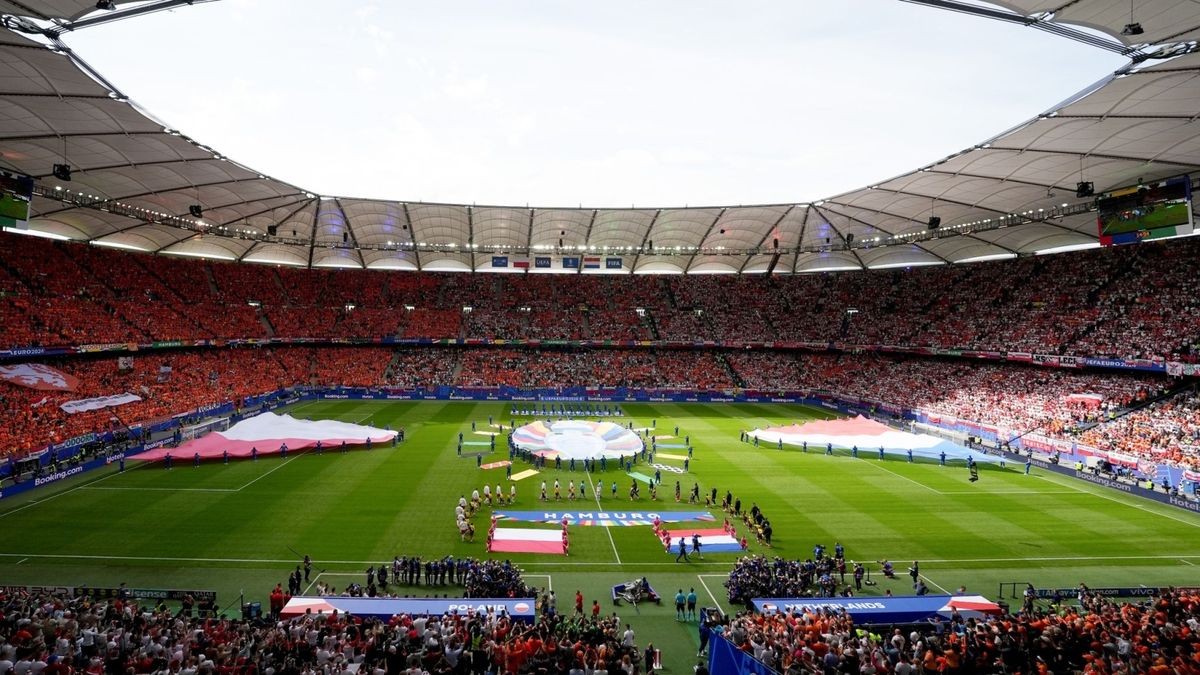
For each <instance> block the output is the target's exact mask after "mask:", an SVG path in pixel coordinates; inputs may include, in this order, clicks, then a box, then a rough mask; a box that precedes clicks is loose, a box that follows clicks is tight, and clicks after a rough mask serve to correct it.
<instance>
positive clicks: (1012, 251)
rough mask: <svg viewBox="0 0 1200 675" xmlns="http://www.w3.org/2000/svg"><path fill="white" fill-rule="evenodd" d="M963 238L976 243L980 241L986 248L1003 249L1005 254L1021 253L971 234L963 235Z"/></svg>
mask: <svg viewBox="0 0 1200 675" xmlns="http://www.w3.org/2000/svg"><path fill="white" fill-rule="evenodd" d="M963 236H964V237H968V238H970V239H974V240H976V241H982V242H983V243H985V244H987V245H988V246H995V247H996V248H999V249H1003V250H1004V251H1005V252H1007V253H1011V254H1013V255H1021V252H1020V251H1018V250H1017V249H1015V248H1009V247H1007V246H1005V245H1003V244H997V243H996V242H994V241H988V240H987V239H984V238H983V237H980V236H978V235H975V234H971V233H970V232H966V233H963Z"/></svg>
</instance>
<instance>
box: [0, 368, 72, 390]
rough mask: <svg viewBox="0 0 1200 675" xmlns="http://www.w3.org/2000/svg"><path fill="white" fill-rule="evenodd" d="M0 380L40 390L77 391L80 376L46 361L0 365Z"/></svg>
mask: <svg viewBox="0 0 1200 675" xmlns="http://www.w3.org/2000/svg"><path fill="white" fill-rule="evenodd" d="M0 380H4V381H5V382H8V383H9V384H15V385H17V386H18V387H27V388H29V389H38V390H40V391H75V387H78V386H79V378H77V377H74V376H73V375H68V374H66V373H64V372H62V371H61V370H58V369H56V368H51V367H50V366H47V365H46V364H44V363H18V364H15V365H11V366H0Z"/></svg>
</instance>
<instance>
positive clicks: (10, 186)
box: [0, 171, 33, 227]
mask: <svg viewBox="0 0 1200 675" xmlns="http://www.w3.org/2000/svg"><path fill="white" fill-rule="evenodd" d="M32 200H33V179H32V178H30V177H29V176H22V175H20V174H14V173H9V172H7V171H0V225H3V226H4V227H16V226H23V225H25V223H26V222H28V221H29V203H30V202H31V201H32Z"/></svg>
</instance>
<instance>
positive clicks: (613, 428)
mask: <svg viewBox="0 0 1200 675" xmlns="http://www.w3.org/2000/svg"><path fill="white" fill-rule="evenodd" d="M513 443H514V444H515V445H516V446H517V447H519V448H521V449H522V450H529V451H531V452H546V453H552V454H555V455H557V456H559V457H561V458H562V459H565V460H571V459H575V460H583V459H597V460H598V459H600V458H602V457H607V458H609V459H616V458H620V457H631V456H633V455H635V454H637V453H639V452H641V451H642V448H643V447H645V446H644V445H643V444H642V439H641V437H640V436H638V435H637V433H636V432H634V431H633V430H631V429H626V428H624V427H621V426H619V425H617V424H614V423H612V422H588V421H584V420H563V421H559V422H552V423H549V424H547V423H546V422H542V421H538V422H533V423H530V424H526V425H524V426H522V427H518V428H517V429H516V430H514V431H513Z"/></svg>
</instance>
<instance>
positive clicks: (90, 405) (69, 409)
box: [58, 392, 142, 415]
mask: <svg viewBox="0 0 1200 675" xmlns="http://www.w3.org/2000/svg"><path fill="white" fill-rule="evenodd" d="M140 400H142V397H141V396H137V395H135V394H130V393H129V392H125V393H124V394H114V395H112V396H97V397H96V398H85V399H80V400H78V401H67V402H66V403H62V404H60V405H59V406H58V407H59V408H62V409H63V412H66V413H70V414H72V415H74V414H76V413H81V412H87V411H89V410H102V409H104V408H114V407H116V406H119V405H125V404H126V403H135V402H137V401H140Z"/></svg>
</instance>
